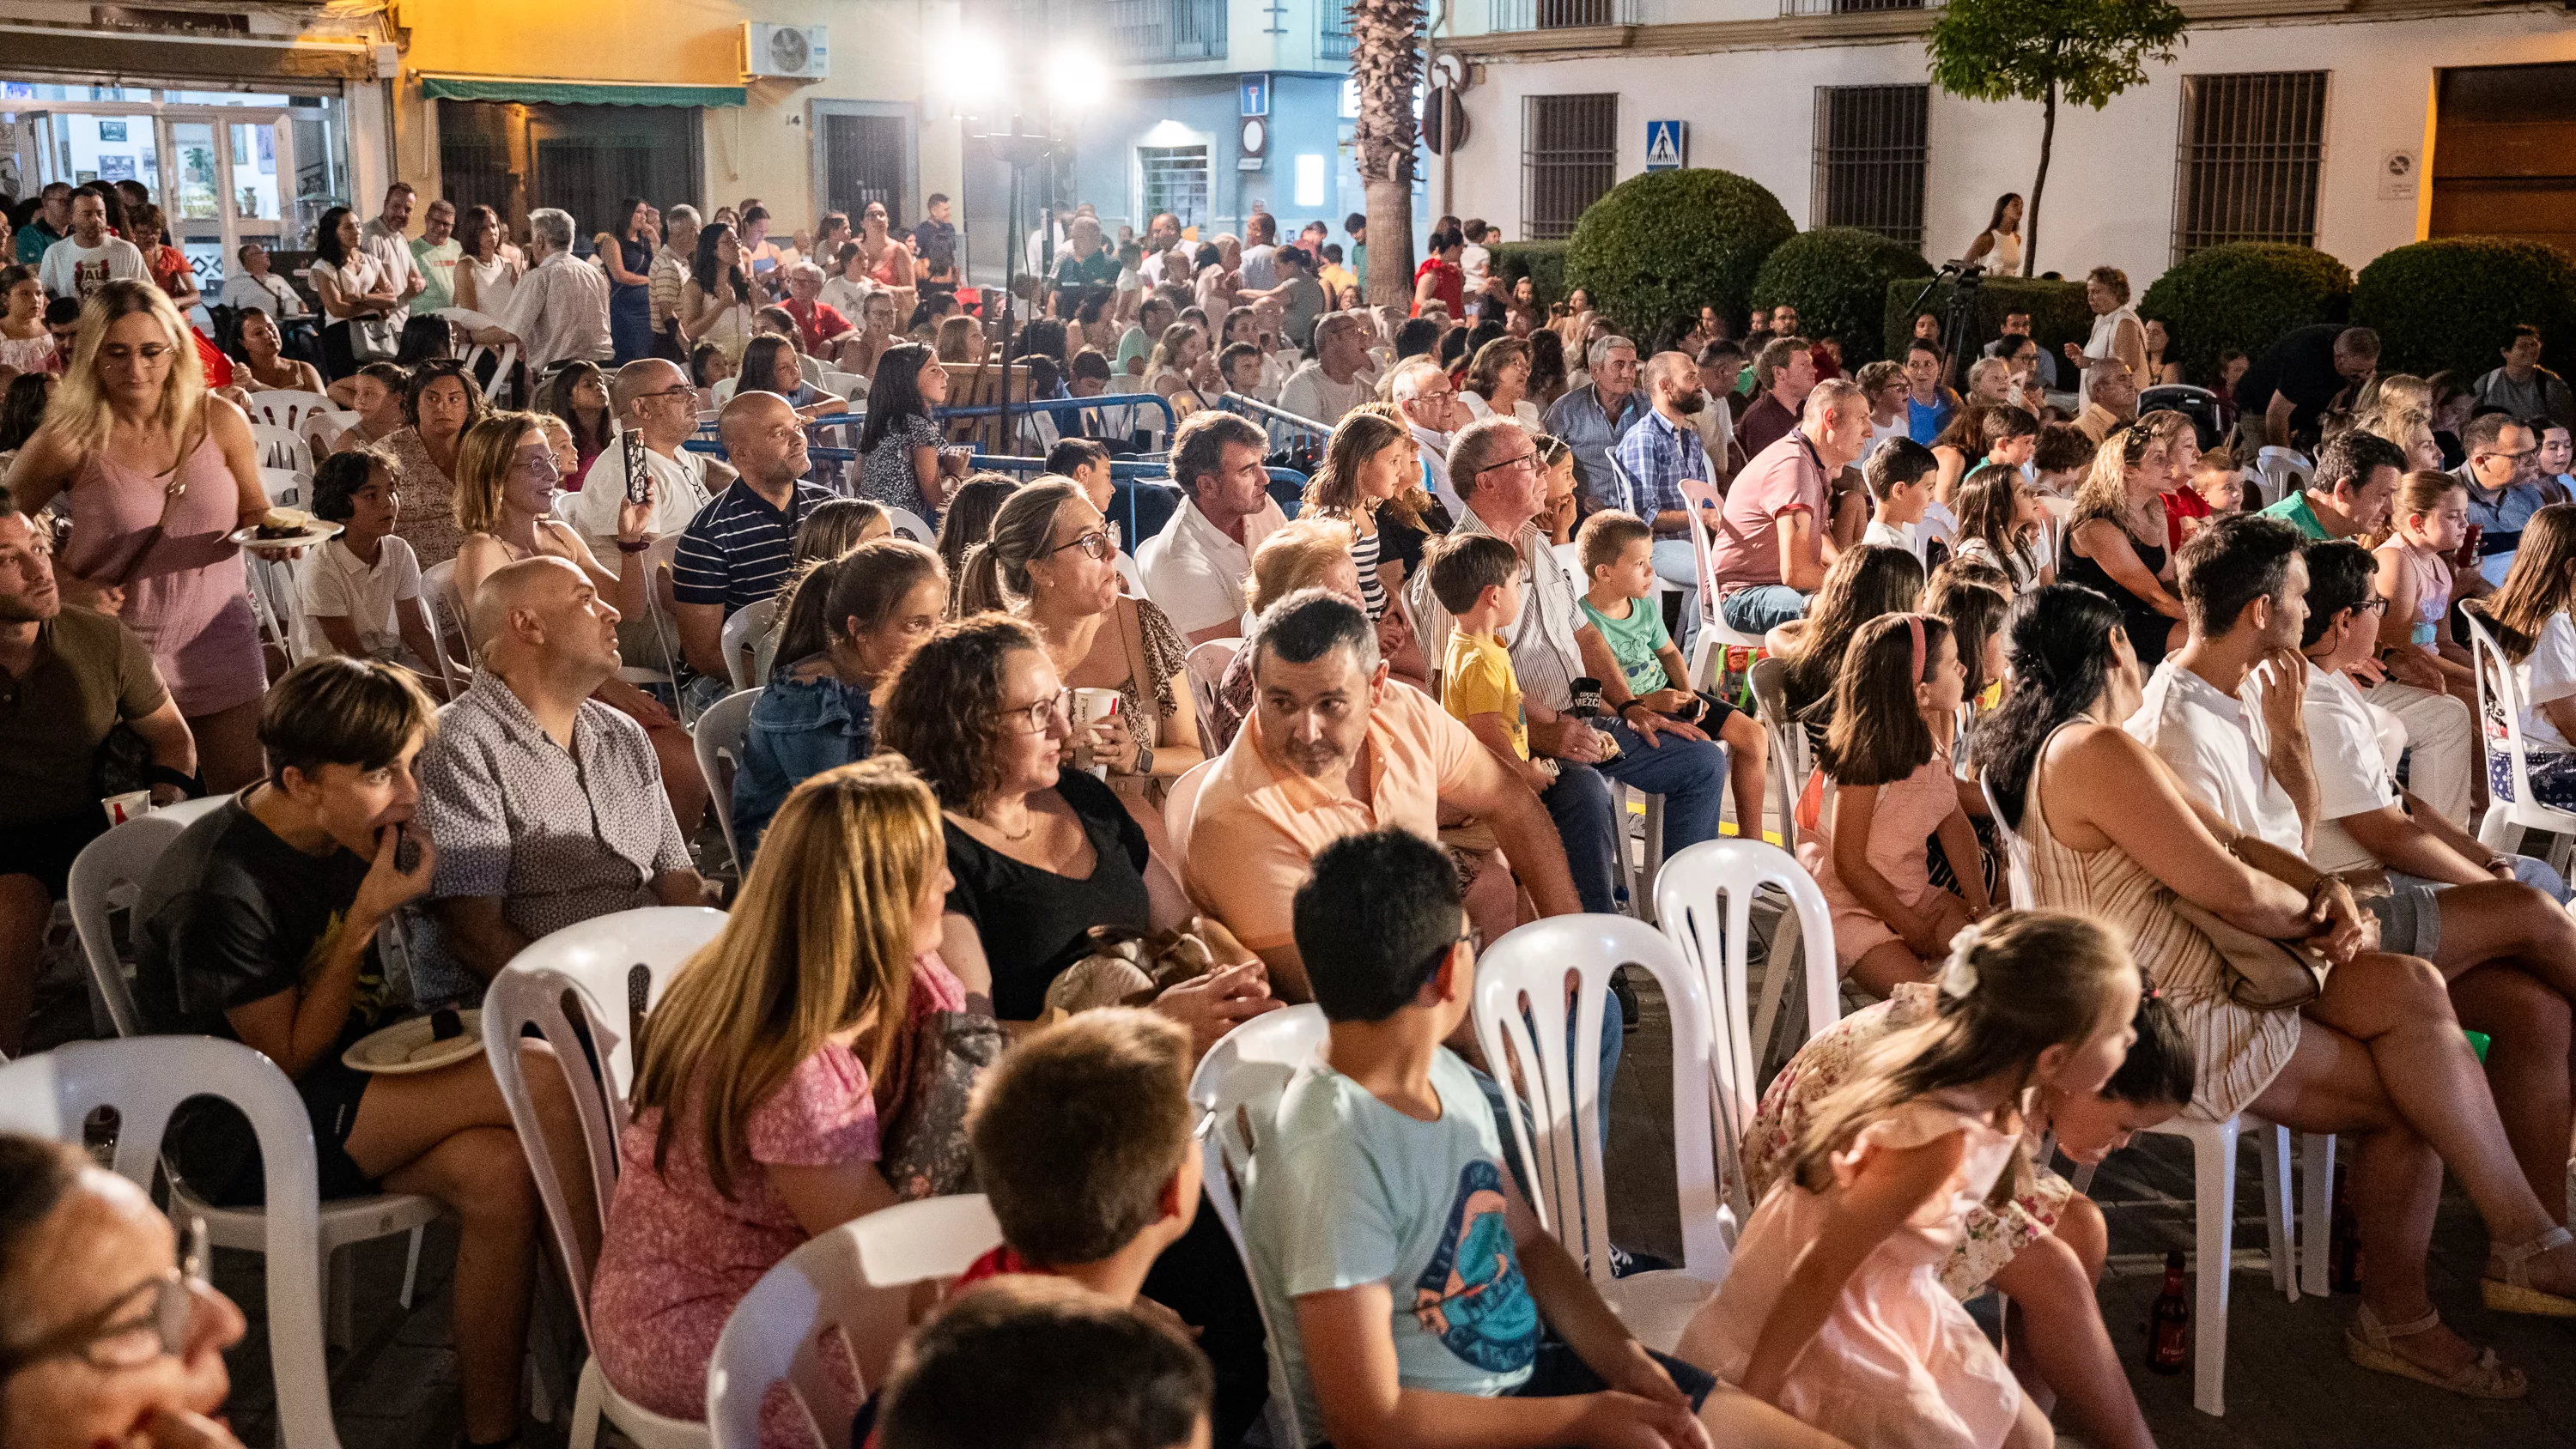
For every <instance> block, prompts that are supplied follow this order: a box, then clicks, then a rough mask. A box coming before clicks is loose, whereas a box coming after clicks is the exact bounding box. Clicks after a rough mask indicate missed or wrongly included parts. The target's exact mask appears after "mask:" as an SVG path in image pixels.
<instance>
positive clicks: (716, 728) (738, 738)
mask: <svg viewBox="0 0 2576 1449" xmlns="http://www.w3.org/2000/svg"><path fill="white" fill-rule="evenodd" d="M728 657H730V651H728ZM759 699H760V691H759V690H757V689H745V690H740V691H737V692H736V693H733V694H728V695H726V696H725V697H724V698H722V699H720V700H717V701H716V702H715V703H713V704H711V705H708V706H707V708H706V712H705V713H704V714H701V715H699V716H698V727H697V728H696V729H695V730H693V731H691V732H690V734H691V743H692V744H693V745H694V746H695V748H696V749H697V752H698V773H699V774H701V775H704V776H706V777H707V795H708V798H709V799H711V800H713V801H714V802H715V807H716V824H717V825H719V826H721V827H723V829H724V841H725V853H726V854H728V855H730V856H732V857H733V863H734V869H736V870H738V871H740V872H742V873H743V874H744V875H749V874H750V873H751V861H750V860H749V859H748V858H747V857H745V856H744V855H743V853H742V844H741V842H739V841H737V840H735V839H734V834H733V777H734V774H735V772H736V771H738V770H740V769H741V768H742V740H743V736H744V735H746V734H749V733H750V732H751V707H752V705H753V704H754V703H756V702H757V701H758V700H759Z"/></svg>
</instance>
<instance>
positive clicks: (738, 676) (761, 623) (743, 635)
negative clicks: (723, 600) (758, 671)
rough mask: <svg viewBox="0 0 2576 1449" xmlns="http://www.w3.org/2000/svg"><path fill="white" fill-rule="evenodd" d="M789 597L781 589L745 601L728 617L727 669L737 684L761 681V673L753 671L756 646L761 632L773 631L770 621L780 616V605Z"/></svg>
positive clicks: (725, 639)
mask: <svg viewBox="0 0 2576 1449" xmlns="http://www.w3.org/2000/svg"><path fill="white" fill-rule="evenodd" d="M785 598H786V594H785V592H784V591H781V592H779V593H775V594H772V595H770V596H769V597H768V598H765V599H761V600H759V601H757V602H755V603H749V604H745V605H743V606H742V607H741V608H739V609H736V610H734V611H733V617H732V618H730V619H727V620H725V621H724V633H723V635H722V643H723V648H724V662H725V672H726V673H727V674H730V675H732V676H733V687H734V688H736V689H751V688H754V687H756V686H757V685H759V684H760V682H761V681H760V679H759V677H758V676H756V675H754V674H753V673H752V646H753V645H754V644H755V643H757V642H758V641H759V639H760V636H761V635H763V634H766V633H768V632H769V625H770V623H771V621H773V620H775V619H776V618H777V617H778V609H779V605H780V604H781V602H783V601H784V600H785Z"/></svg>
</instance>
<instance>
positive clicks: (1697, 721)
mask: <svg viewBox="0 0 2576 1449" xmlns="http://www.w3.org/2000/svg"><path fill="white" fill-rule="evenodd" d="M1574 551H1575V557H1576V558H1578V559H1579V560H1581V561H1582V564H1583V578H1584V583H1585V586H1586V590H1585V593H1584V595H1583V600H1582V603H1583V618H1584V622H1585V627H1583V628H1580V629H1577V630H1575V631H1574V641H1575V643H1576V644H1577V645H1578V646H1580V647H1581V649H1582V650H1583V667H1584V669H1586V670H1587V671H1589V672H1590V673H1591V674H1592V675H1594V676H1596V677H1597V678H1599V679H1600V681H1601V702H1602V704H1603V705H1604V706H1605V707H1606V708H1608V709H1609V710H1610V711H1611V712H1612V713H1614V714H1616V715H1618V716H1619V719H1620V721H1621V722H1622V723H1624V724H1626V725H1627V726H1628V727H1629V728H1630V729H1633V730H1635V731H1636V732H1637V733H1638V735H1639V736H1640V737H1642V738H1643V739H1644V740H1645V742H1646V746H1647V748H1649V749H1652V748H1655V747H1656V746H1655V737H1656V736H1657V735H1661V734H1670V735H1674V736H1677V737H1679V738H1681V739H1686V740H1704V739H1712V738H1713V739H1715V740H1716V741H1717V742H1718V743H1719V744H1721V745H1724V746H1726V776H1727V782H1728V788H1730V789H1732V790H1733V791H1734V792H1735V818H1736V820H1737V822H1738V826H1737V829H1738V831H1739V833H1741V832H1742V830H1743V824H1742V822H1746V821H1750V822H1753V823H1754V830H1753V833H1754V834H1756V835H1757V836H1758V835H1759V833H1760V821H1761V819H1762V769H1763V759H1764V757H1765V754H1766V752H1767V750H1768V748H1769V742H1768V741H1767V740H1765V739H1764V738H1763V734H1762V727H1761V726H1760V725H1758V724H1755V723H1754V722H1753V717H1752V716H1751V715H1748V714H1745V713H1742V712H1741V711H1739V710H1737V709H1736V707H1735V706H1733V705H1731V704H1728V703H1727V702H1726V701H1725V700H1722V699H1717V698H1715V697H1713V696H1710V695H1706V694H1696V693H1693V692H1692V691H1690V690H1688V689H1684V688H1682V687H1680V686H1679V685H1678V684H1676V683H1675V682H1674V681H1676V680H1680V679H1686V678H1688V677H1689V675H1690V668H1689V666H1688V665H1686V664H1685V663H1683V662H1682V651H1681V650H1680V649H1678V648H1676V647H1675V646H1674V644H1673V636H1672V633H1671V631H1670V630H1668V629H1666V628H1665V627H1664V614H1663V611H1662V610H1661V609H1658V608H1656V607H1655V606H1654V605H1653V604H1651V603H1646V602H1644V601H1646V600H1649V599H1651V598H1652V597H1653V595H1654V589H1655V531H1654V530H1653V529H1652V528H1650V527H1648V526H1647V524H1646V522H1645V520H1644V519H1641V518H1639V517H1637V516H1636V515H1635V514H1633V513H1621V512H1619V511H1618V510H1617V509H1604V510H1603V511H1601V512H1599V513H1596V514H1593V515H1592V516H1591V517H1590V518H1587V519H1585V520H1584V521H1583V528H1582V530H1581V531H1580V532H1578V533H1577V534H1576V535H1575V540H1574ZM1471 727H1472V726H1471Z"/></svg>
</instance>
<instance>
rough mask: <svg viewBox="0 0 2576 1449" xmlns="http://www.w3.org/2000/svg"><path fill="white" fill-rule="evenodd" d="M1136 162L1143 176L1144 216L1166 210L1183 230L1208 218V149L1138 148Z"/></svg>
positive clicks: (1185, 147)
mask: <svg viewBox="0 0 2576 1449" xmlns="http://www.w3.org/2000/svg"><path fill="white" fill-rule="evenodd" d="M1136 161H1137V166H1138V169H1139V170H1141V171H1142V172H1143V173H1144V179H1145V208H1144V214H1145V215H1147V216H1154V215H1157V214H1159V213H1162V212H1166V211H1168V212H1170V213H1171V214H1172V215H1174V216H1177V217H1179V218H1180V219H1181V225H1183V226H1185V227H1187V226H1196V225H1198V224H1199V223H1200V222H1202V221H1205V220H1206V219H1207V205H1208V148H1207V147H1205V146H1140V147H1138V148H1137V150H1136Z"/></svg>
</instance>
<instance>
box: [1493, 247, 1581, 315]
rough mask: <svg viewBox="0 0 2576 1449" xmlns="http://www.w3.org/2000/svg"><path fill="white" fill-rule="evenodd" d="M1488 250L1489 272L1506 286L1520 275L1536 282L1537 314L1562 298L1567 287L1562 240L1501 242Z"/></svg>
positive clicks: (1519, 277)
mask: <svg viewBox="0 0 2576 1449" xmlns="http://www.w3.org/2000/svg"><path fill="white" fill-rule="evenodd" d="M1492 251H1493V254H1494V255H1493V261H1492V263H1491V266H1492V269H1493V274H1494V275H1495V276H1497V277H1500V278H1502V279H1503V285H1504V286H1505V287H1506V288H1509V287H1513V286H1517V285H1518V284H1519V283H1520V279H1521V278H1523V277H1527V278H1529V279H1530V281H1531V282H1533V283H1534V284H1536V285H1537V287H1538V307H1539V312H1540V314H1541V315H1545V313H1546V311H1547V309H1548V308H1549V307H1551V306H1553V305H1555V304H1556V303H1558V302H1562V301H1564V300H1565V294H1566V292H1567V291H1568V290H1570V289H1569V288H1568V287H1567V286H1566V284H1565V243H1563V242H1561V241H1531V242H1505V243H1503V244H1502V245H1501V246H1498V247H1495V248H1493V249H1492Z"/></svg>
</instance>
